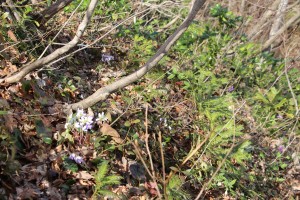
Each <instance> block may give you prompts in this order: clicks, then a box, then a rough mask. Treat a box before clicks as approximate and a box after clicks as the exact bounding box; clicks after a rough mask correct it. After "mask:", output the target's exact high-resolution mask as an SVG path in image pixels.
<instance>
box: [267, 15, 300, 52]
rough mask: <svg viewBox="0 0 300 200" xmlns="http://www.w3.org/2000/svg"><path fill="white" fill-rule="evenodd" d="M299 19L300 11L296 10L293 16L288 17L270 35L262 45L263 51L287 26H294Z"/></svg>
mask: <svg viewBox="0 0 300 200" xmlns="http://www.w3.org/2000/svg"><path fill="white" fill-rule="evenodd" d="M299 20H300V11H298V12H297V14H296V15H295V16H293V17H292V18H291V19H289V20H288V21H287V22H286V23H285V24H284V25H283V26H282V27H281V28H280V29H279V30H278V31H277V32H276V34H275V35H273V36H272V37H270V38H269V39H268V40H267V41H266V42H265V43H264V44H263V46H262V49H263V51H264V50H266V49H268V48H269V47H270V46H271V44H272V43H273V42H274V41H275V40H276V39H277V38H278V37H279V36H280V35H281V34H282V33H283V32H284V31H286V30H287V29H288V28H290V27H292V26H294V25H295V24H297V23H299Z"/></svg>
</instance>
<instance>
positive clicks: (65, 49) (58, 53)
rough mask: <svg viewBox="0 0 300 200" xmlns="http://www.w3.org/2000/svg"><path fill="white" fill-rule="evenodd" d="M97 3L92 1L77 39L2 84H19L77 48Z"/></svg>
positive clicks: (80, 25) (96, 0)
mask: <svg viewBox="0 0 300 200" xmlns="http://www.w3.org/2000/svg"><path fill="white" fill-rule="evenodd" d="M97 3H98V0H91V2H90V4H89V7H88V9H87V11H86V13H85V16H84V18H83V20H82V21H81V23H80V24H79V26H78V29H77V32H76V35H75V37H74V38H73V39H72V40H71V41H70V42H69V43H67V44H66V45H65V46H63V47H61V48H59V49H56V50H55V51H54V52H53V53H51V54H50V55H48V56H46V57H43V58H41V59H40V60H37V61H35V62H33V63H31V64H28V65H25V66H24V67H22V68H21V69H20V70H19V71H18V72H17V73H15V74H13V75H12V76H9V77H6V78H4V79H0V83H2V82H6V83H15V82H18V81H20V80H21V79H22V78H24V77H25V76H26V75H27V74H28V73H30V72H31V71H33V70H35V69H38V68H40V67H42V66H43V65H45V64H48V63H50V62H51V61H53V60H55V59H56V58H58V57H60V56H61V55H62V54H64V53H66V52H68V51H69V50H70V49H71V48H73V47H75V46H76V45H77V43H78V42H79V40H80V37H81V36H82V35H83V33H84V31H85V29H86V27H87V25H88V23H89V22H90V20H91V18H92V15H93V12H94V10H95V8H96V5H97Z"/></svg>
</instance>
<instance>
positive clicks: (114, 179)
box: [101, 175, 122, 185]
mask: <svg viewBox="0 0 300 200" xmlns="http://www.w3.org/2000/svg"><path fill="white" fill-rule="evenodd" d="M121 179H122V177H121V176H117V175H111V176H107V177H105V178H104V179H102V181H101V183H102V185H114V184H119V183H120V180H121Z"/></svg>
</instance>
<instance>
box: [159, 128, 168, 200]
mask: <svg viewBox="0 0 300 200" xmlns="http://www.w3.org/2000/svg"><path fill="white" fill-rule="evenodd" d="M158 142H159V147H160V155H161V164H162V173H163V186H164V196H165V199H168V195H167V183H166V168H165V157H164V150H163V144H162V139H161V132H160V131H159V132H158Z"/></svg>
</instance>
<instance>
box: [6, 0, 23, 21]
mask: <svg viewBox="0 0 300 200" xmlns="http://www.w3.org/2000/svg"><path fill="white" fill-rule="evenodd" d="M6 3H7V5H8V7H9V8H10V10H11V12H12V13H13V16H14V17H15V19H16V21H17V22H19V21H21V17H20V15H19V13H18V11H17V9H16V8H15V5H14V2H13V1H12V0H6Z"/></svg>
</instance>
